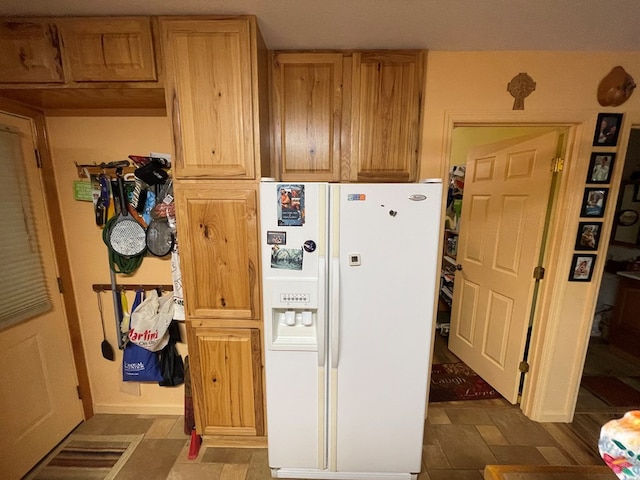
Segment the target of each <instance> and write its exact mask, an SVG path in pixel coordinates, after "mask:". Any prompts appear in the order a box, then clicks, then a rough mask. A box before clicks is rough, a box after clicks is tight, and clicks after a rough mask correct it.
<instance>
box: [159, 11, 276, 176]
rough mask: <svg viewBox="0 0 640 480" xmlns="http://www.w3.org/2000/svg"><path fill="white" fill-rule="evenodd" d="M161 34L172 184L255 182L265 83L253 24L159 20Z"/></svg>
mask: <svg viewBox="0 0 640 480" xmlns="http://www.w3.org/2000/svg"><path fill="white" fill-rule="evenodd" d="M160 29H161V32H162V43H163V48H164V59H165V62H166V89H165V95H166V103H167V109H168V113H169V116H170V118H171V121H172V125H173V131H174V147H175V157H176V158H175V176H176V178H179V179H180V178H210V179H211V178H217V179H256V178H259V176H260V175H261V173H264V172H261V169H260V167H261V165H262V164H261V160H262V155H263V153H266V154H265V155H264V159H265V160H268V158H269V155H268V147H269V144H268V141H267V140H266V139H267V138H268V136H267V135H266V132H267V131H268V130H266V131H265V129H267V128H268V98H266V94H267V93H268V84H267V76H266V72H267V57H266V48H264V42H263V41H262V38H261V36H260V33H259V31H258V29H257V25H256V20H255V18H254V17H250V16H246V17H228V18H214V19H210V20H206V19H197V20H195V19H174V18H171V17H164V18H161V19H160ZM261 91H263V92H264V94H265V96H263V95H260V92H261ZM263 133H265V135H263ZM263 139H265V141H264V142H263ZM267 170H268V169H267Z"/></svg>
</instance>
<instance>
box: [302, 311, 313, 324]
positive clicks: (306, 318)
mask: <svg viewBox="0 0 640 480" xmlns="http://www.w3.org/2000/svg"><path fill="white" fill-rule="evenodd" d="M302 325H304V326H305V327H310V326H311V325H313V313H312V312H308V311H304V312H302Z"/></svg>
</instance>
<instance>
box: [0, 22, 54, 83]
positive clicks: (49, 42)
mask: <svg viewBox="0 0 640 480" xmlns="http://www.w3.org/2000/svg"><path fill="white" fill-rule="evenodd" d="M63 81H64V76H63V71H62V56H61V52H60V38H59V36H58V28H57V26H56V24H55V23H54V22H53V20H52V19H29V20H27V19H3V20H2V21H1V22H0V83H13V84H15V83H36V84H37V83H62V82H63Z"/></svg>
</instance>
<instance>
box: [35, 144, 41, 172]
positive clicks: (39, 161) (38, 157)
mask: <svg viewBox="0 0 640 480" xmlns="http://www.w3.org/2000/svg"><path fill="white" fill-rule="evenodd" d="M34 153H35V155H36V166H37V167H38V168H42V158H40V150H38V149H37V148H36V149H35V150H34Z"/></svg>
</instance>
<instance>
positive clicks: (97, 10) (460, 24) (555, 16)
mask: <svg viewBox="0 0 640 480" xmlns="http://www.w3.org/2000/svg"><path fill="white" fill-rule="evenodd" d="M218 14H254V15H256V16H257V18H258V24H259V26H260V30H261V32H262V34H263V37H264V39H265V42H266V44H267V47H268V48H270V49H324V48H327V49H367V48H426V49H429V50H587V51H612V50H618V51H620V50H622V51H640V29H639V28H638V22H639V21H640V1H638V0H615V1H613V2H607V1H602V0H597V1H596V0H2V2H0V15H3V16H8V15H17V16H24V15H28V16H49V15H72V16H86V15H218Z"/></svg>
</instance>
